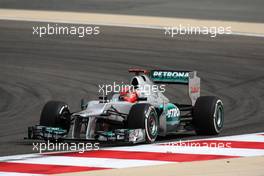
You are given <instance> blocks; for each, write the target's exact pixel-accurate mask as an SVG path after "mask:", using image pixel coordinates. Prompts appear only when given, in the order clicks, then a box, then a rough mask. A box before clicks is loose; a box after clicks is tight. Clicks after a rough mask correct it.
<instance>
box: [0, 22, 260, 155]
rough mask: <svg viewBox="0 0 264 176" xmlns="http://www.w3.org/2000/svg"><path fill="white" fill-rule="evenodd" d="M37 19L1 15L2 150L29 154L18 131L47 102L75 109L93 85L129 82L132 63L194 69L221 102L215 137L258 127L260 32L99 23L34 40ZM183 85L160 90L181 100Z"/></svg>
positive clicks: (204, 86) (91, 94)
mask: <svg viewBox="0 0 264 176" xmlns="http://www.w3.org/2000/svg"><path fill="white" fill-rule="evenodd" d="M38 24H39V23H28V22H15V21H0V97H1V98H0V100H1V101H0V122H1V123H0V155H9V154H17V153H31V152H32V145H31V144H30V143H25V142H24V141H23V137H25V136H26V130H27V127H28V126H30V125H34V124H37V123H38V121H39V115H40V111H41V108H42V107H43V105H44V104H45V102H47V101H48V100H62V101H65V102H67V103H69V105H70V107H71V110H72V111H77V110H79V109H80V105H79V104H80V100H81V98H86V99H95V98H97V96H98V93H97V92H98V85H99V84H112V83H113V81H116V82H119V83H122V81H124V83H128V82H129V77H130V75H129V74H128V72H127V69H128V68H134V67H136V68H146V69H158V68H159V69H180V70H197V71H198V74H199V76H200V77H201V79H202V80H201V81H202V88H201V89H202V92H201V93H202V95H217V96H219V97H220V98H221V99H222V100H223V102H224V107H225V124H224V130H223V132H222V134H221V135H223V136H226V135H232V134H244V133H253V132H262V131H263V130H264V118H263V113H264V110H263V107H264V102H263V99H264V91H263V88H264V60H263V58H264V52H263V51H264V40H263V38H257V37H245V36H232V35H229V36H219V37H217V38H210V37H209V36H194V35H193V36H190V35H188V36H182V37H176V38H173V39H171V38H168V37H165V36H164V34H163V32H164V31H161V30H151V29H136V28H121V27H104V26H101V34H100V35H98V36H93V37H86V38H78V37H69V36H49V37H43V38H39V37H37V36H36V35H32V26H33V25H34V26H35V25H38ZM185 91H186V90H184V89H183V87H175V86H173V87H167V92H166V95H167V96H168V97H169V98H171V99H174V100H175V101H176V102H186V97H184V96H183V95H184V93H185ZM185 95H186V94H185ZM182 137H183V138H185V137H186V136H182V135H178V136H173V137H172V136H170V137H167V138H163V139H160V140H167V139H179V138H182ZM192 138H196V137H193V136H192V135H191V134H190V136H189V137H187V139H192ZM203 138H204V136H203Z"/></svg>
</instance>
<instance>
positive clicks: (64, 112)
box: [39, 101, 71, 131]
mask: <svg viewBox="0 0 264 176" xmlns="http://www.w3.org/2000/svg"><path fill="white" fill-rule="evenodd" d="M39 125H41V126H48V127H60V128H62V129H65V130H67V131H69V129H70V125H71V114H70V110H69V107H68V105H67V104H66V103H64V102H60V101H49V102H47V103H46V104H45V106H44V107H43V109H42V112H41V115H40V122H39Z"/></svg>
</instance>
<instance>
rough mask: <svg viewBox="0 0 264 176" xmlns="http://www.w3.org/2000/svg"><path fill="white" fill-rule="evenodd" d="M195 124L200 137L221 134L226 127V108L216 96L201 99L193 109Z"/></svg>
mask: <svg viewBox="0 0 264 176" xmlns="http://www.w3.org/2000/svg"><path fill="white" fill-rule="evenodd" d="M193 120H194V121H193V123H194V127H195V131H196V133H197V134H198V135H216V134H219V133H220V131H221V130H222V128H223V125H224V107H223V103H222V101H221V100H220V99H219V98H217V97H215V96H202V97H199V98H198V99H197V101H196V103H195V105H194V109H193Z"/></svg>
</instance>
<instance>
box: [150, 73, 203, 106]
mask: <svg viewBox="0 0 264 176" xmlns="http://www.w3.org/2000/svg"><path fill="white" fill-rule="evenodd" d="M149 76H150V79H151V80H152V81H153V82H154V83H163V84H183V85H188V87H189V89H188V94H189V97H190V99H191V102H192V105H193V106H194V104H195V102H196V100H197V98H198V97H200V78H199V77H198V76H197V72H196V71H171V70H151V71H150V73H149Z"/></svg>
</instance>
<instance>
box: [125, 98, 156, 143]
mask: <svg viewBox="0 0 264 176" xmlns="http://www.w3.org/2000/svg"><path fill="white" fill-rule="evenodd" d="M127 128H128V129H139V128H140V129H144V130H145V135H146V136H145V139H146V142H147V143H153V142H154V141H155V140H156V138H157V135H158V115H157V112H156V110H155V108H154V107H153V106H151V105H150V104H146V103H140V104H135V105H133V106H132V107H131V109H130V112H129V115H128V119H127Z"/></svg>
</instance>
